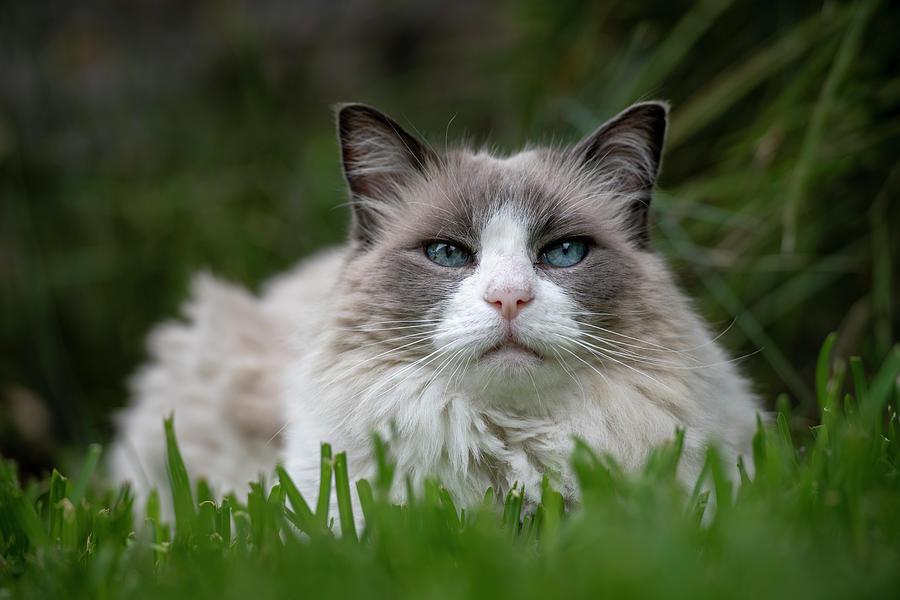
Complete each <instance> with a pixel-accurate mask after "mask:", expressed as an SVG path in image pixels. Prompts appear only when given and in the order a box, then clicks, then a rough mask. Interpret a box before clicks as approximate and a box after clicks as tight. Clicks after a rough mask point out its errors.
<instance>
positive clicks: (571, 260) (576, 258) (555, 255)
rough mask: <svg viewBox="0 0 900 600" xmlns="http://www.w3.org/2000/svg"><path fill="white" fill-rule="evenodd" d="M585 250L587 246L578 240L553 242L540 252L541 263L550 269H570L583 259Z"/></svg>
mask: <svg viewBox="0 0 900 600" xmlns="http://www.w3.org/2000/svg"><path fill="white" fill-rule="evenodd" d="M587 249H588V248H587V244H586V243H584V242H583V241H582V240H578V239H573V240H563V241H560V242H554V243H553V244H550V245H549V246H547V247H546V248H544V250H543V251H542V252H541V262H542V263H544V264H546V265H550V266H551V267H571V266H572V265H575V264H578V263H580V262H581V261H582V259H584V257H585V255H586V254H587Z"/></svg>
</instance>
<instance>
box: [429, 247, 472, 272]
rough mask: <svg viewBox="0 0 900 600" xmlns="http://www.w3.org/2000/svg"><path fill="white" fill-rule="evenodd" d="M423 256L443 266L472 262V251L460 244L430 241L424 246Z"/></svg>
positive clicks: (459, 265)
mask: <svg viewBox="0 0 900 600" xmlns="http://www.w3.org/2000/svg"><path fill="white" fill-rule="evenodd" d="M425 256H427V257H428V258H429V259H431V261H432V262H436V263H437V264H439V265H441V266H443V267H464V266H465V265H467V264H469V263H470V262H472V253H471V252H469V251H468V250H466V249H465V248H463V247H462V246H454V245H453V244H448V243H447V242H432V243H430V244H428V245H427V246H425Z"/></svg>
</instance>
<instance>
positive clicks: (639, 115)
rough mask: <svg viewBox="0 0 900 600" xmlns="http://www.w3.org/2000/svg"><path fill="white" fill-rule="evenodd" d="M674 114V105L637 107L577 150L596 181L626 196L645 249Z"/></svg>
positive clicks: (576, 155)
mask: <svg viewBox="0 0 900 600" xmlns="http://www.w3.org/2000/svg"><path fill="white" fill-rule="evenodd" d="M668 113H669V105H668V104H666V103H664V102H641V103H639V104H634V105H632V106H630V107H629V108H627V109H625V110H624V111H622V112H621V113H619V114H618V115H616V116H615V117H613V118H612V119H610V120H609V121H607V122H606V123H604V124H603V125H601V126H600V128H599V129H597V130H596V131H595V132H594V133H592V134H591V135H589V136H587V137H586V138H584V139H583V140H582V141H581V142H579V143H578V144H577V145H576V146H575V147H574V148H573V149H572V153H573V154H572V156H573V159H574V160H576V161H578V162H579V164H580V166H581V168H582V169H584V170H585V171H586V173H587V174H588V176H589V177H590V178H591V179H593V180H594V181H596V182H597V184H598V185H600V186H602V187H603V188H604V189H606V190H609V191H612V192H614V193H615V194H620V195H622V196H624V199H625V202H626V203H627V205H626V206H624V207H623V209H624V210H625V211H627V212H626V214H625V217H626V221H627V225H628V227H629V229H630V230H631V233H632V237H633V239H634V240H635V241H636V242H637V243H638V244H639V245H641V246H643V245H645V244H646V243H647V242H648V240H649V231H648V223H647V217H648V212H649V208H650V198H651V195H652V192H653V186H654V184H655V183H656V176H657V174H658V173H659V164H660V159H661V157H662V149H663V142H664V141H665V137H666V124H667V118H668Z"/></svg>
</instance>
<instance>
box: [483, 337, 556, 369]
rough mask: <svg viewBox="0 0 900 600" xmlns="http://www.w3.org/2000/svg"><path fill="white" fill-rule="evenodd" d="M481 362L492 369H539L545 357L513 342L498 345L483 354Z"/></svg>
mask: <svg viewBox="0 0 900 600" xmlns="http://www.w3.org/2000/svg"><path fill="white" fill-rule="evenodd" d="M481 360H482V362H484V364H486V365H489V366H491V367H506V368H512V369H516V368H523V367H525V368H527V367H532V368H533V367H538V366H540V365H541V363H542V362H543V361H544V359H543V357H542V356H541V355H540V354H538V353H537V352H535V351H534V350H532V349H531V348H529V347H527V346H523V345H521V344H517V343H515V342H512V341H505V342H502V343H500V344H497V345H496V346H494V347H493V348H491V349H490V350H488V351H487V352H485V353H484V354H482V355H481Z"/></svg>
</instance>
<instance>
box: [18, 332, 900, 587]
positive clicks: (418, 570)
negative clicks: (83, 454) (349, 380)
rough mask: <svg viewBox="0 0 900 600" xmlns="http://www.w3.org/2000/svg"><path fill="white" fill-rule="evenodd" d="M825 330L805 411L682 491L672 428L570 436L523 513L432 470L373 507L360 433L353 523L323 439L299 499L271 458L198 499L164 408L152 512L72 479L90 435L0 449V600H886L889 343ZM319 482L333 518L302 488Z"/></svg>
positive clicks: (340, 476) (894, 362)
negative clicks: (22, 451)
mask: <svg viewBox="0 0 900 600" xmlns="http://www.w3.org/2000/svg"><path fill="white" fill-rule="evenodd" d="M833 343H834V338H833V337H831V338H829V340H828V341H827V342H826V344H825V346H824V348H823V350H822V352H821V353H820V360H819V369H818V372H817V376H816V382H815V389H816V395H817V399H818V403H819V406H820V416H821V423H820V424H818V425H816V426H814V427H813V428H811V430H810V431H808V432H794V433H792V432H791V429H790V427H789V426H788V423H789V421H790V419H791V415H790V414H789V408H788V403H787V402H784V401H782V402H781V403H780V406H781V412H779V414H778V415H777V419H775V422H774V423H773V424H772V425H771V426H763V425H760V428H759V430H758V432H757V434H756V437H755V439H754V443H753V457H752V460H753V461H754V463H755V466H756V468H755V473H754V474H753V475H752V476H751V475H748V474H747V469H744V468H743V464H742V465H741V481H740V482H732V481H730V480H729V478H728V477H726V475H725V473H726V471H728V470H730V469H731V467H732V466H731V465H725V464H722V463H721V461H720V460H719V458H718V456H717V455H716V454H715V452H713V451H710V452H709V454H708V460H707V465H706V469H705V475H704V477H705V479H704V480H703V481H702V482H698V485H697V486H696V487H695V489H693V490H692V491H686V490H684V489H683V488H682V487H681V486H680V485H679V484H678V483H677V482H676V478H675V467H676V464H677V461H678V457H679V452H680V439H681V437H680V435H679V436H676V438H675V440H673V442H671V443H670V444H668V445H665V446H662V447H659V448H657V449H656V450H655V451H654V452H653V454H652V455H651V458H650V460H649V461H648V463H647V465H646V467H645V468H644V469H643V470H642V471H641V472H638V473H625V472H622V470H621V469H619V467H617V466H616V465H615V464H614V463H613V462H612V461H610V460H609V459H608V458H606V457H603V456H597V455H596V454H594V453H593V452H592V451H591V450H590V449H589V448H587V447H586V446H584V445H581V444H578V445H576V449H575V451H574V453H573V456H572V463H573V466H574V468H575V470H576V472H577V474H578V478H579V481H580V483H581V487H582V490H583V502H582V503H581V505H580V506H579V507H577V508H575V509H573V510H571V511H570V512H568V513H565V514H564V512H563V503H562V497H561V496H560V495H559V494H558V493H557V492H555V491H553V490H552V489H551V488H550V487H549V486H548V485H546V484H545V485H544V488H543V489H542V490H541V492H542V502H541V504H540V506H539V507H538V508H537V511H536V512H534V513H533V514H526V513H524V512H523V511H522V496H521V489H520V488H517V489H513V490H511V491H510V492H509V494H508V495H507V497H506V498H505V501H504V502H502V503H501V502H495V501H494V499H493V491H492V490H487V492H486V494H485V500H484V503H483V505H482V506H477V507H467V508H466V509H464V510H461V509H460V507H457V506H456V505H455V504H454V502H453V499H452V498H451V497H450V495H449V494H448V493H447V491H446V490H445V489H444V488H442V487H441V486H440V484H439V483H438V482H436V481H428V482H427V483H426V485H425V487H424V489H423V490H420V491H419V492H417V493H416V494H414V495H413V497H411V498H409V499H408V501H407V502H406V503H404V504H403V505H402V506H396V505H393V504H391V502H389V501H388V499H387V496H386V493H387V490H388V488H389V486H390V482H391V480H392V479H393V478H394V477H396V476H399V474H395V473H394V468H393V465H392V464H391V462H390V459H389V457H388V456H387V455H386V454H385V452H384V448H383V447H382V446H381V444H380V443H378V442H377V441H376V444H375V448H374V455H375V456H376V457H377V458H378V461H379V469H378V474H377V476H376V477H375V478H374V480H373V481H360V482H358V483H357V486H356V487H357V490H358V492H359V495H360V498H361V501H362V502H361V504H362V510H363V513H364V515H365V527H364V528H363V529H362V530H361V531H355V530H354V529H353V526H352V523H353V515H352V510H353V509H352V507H351V505H350V501H349V494H350V482H349V481H348V479H347V470H346V467H347V465H346V455H345V454H344V453H342V452H336V453H335V454H332V450H331V448H330V447H328V446H327V445H323V448H322V473H323V475H324V477H323V481H322V487H321V490H320V494H321V495H322V496H320V498H319V499H318V500H319V501H318V502H317V503H316V504H315V506H316V508H315V511H314V510H313V508H312V506H313V501H314V500H315V499H313V498H307V499H304V498H302V496H301V495H300V494H299V492H298V491H297V489H296V487H295V486H294V484H293V482H291V480H290V478H289V477H288V475H287V473H286V472H285V471H284V470H283V469H280V468H279V469H278V470H277V481H275V482H273V483H274V485H267V483H266V482H262V481H260V482H256V483H253V484H251V486H250V489H249V494H248V496H247V498H246V500H244V499H242V498H238V497H236V496H234V495H229V496H227V497H225V498H212V497H211V495H210V492H209V489H208V488H207V486H206V485H205V484H204V483H203V482H202V481H201V482H195V483H194V484H193V485H192V484H191V482H190V479H189V477H188V473H187V472H186V471H185V467H184V464H183V463H182V461H181V458H180V455H179V452H178V448H177V444H176V442H175V438H174V433H173V428H172V425H171V420H169V421H167V422H166V424H165V428H166V435H167V441H168V466H169V474H170V481H171V484H172V500H173V502H174V506H175V515H176V518H175V522H174V523H162V522H160V519H159V499H158V498H157V497H155V496H153V497H151V500H150V502H148V505H147V507H146V508H144V507H138V510H137V511H134V510H133V506H132V505H133V499H132V496H131V494H130V492H129V490H128V488H127V487H122V488H120V489H110V488H107V489H96V488H91V487H89V486H86V484H85V482H87V481H89V480H91V478H92V474H93V472H94V470H95V468H96V466H97V458H98V454H99V449H96V448H94V449H92V450H91V452H90V454H89V456H88V457H87V459H86V460H84V463H83V467H82V469H81V471H80V472H79V473H78V474H77V475H76V476H75V477H74V478H73V479H71V480H70V479H67V478H65V477H63V476H62V475H61V474H60V473H59V472H57V471H54V472H53V474H52V476H51V477H50V478H49V479H45V480H42V481H32V482H28V483H27V484H25V485H24V486H23V485H22V484H21V483H20V482H19V481H18V478H17V475H16V467H15V465H14V464H13V463H12V462H8V461H2V462H0V598H53V597H81V598H92V599H102V598H129V599H135V598H159V597H166V598H192V599H196V598H207V597H209V598H219V597H229V598H257V597H276V596H277V597H310V598H317V597H325V596H340V597H354V596H359V597H367V598H368V597H385V598H403V597H410V598H427V597H441V598H447V597H450V598H496V597H519V598H549V597H569V596H576V597H603V596H608V597H614V598H618V597H629V596H643V597H666V598H770V597H778V598H849V597H853V598H864V597H873V598H875V597H878V598H885V597H893V596H894V595H895V594H896V591H897V589H900V588H898V585H900V569H898V568H897V567H898V565H900V477H898V466H900V437H898V429H900V424H898V419H897V412H896V407H897V402H898V400H900V379H898V375H900V346H897V347H894V348H893V350H892V351H891V352H890V353H889V355H888V357H887V359H886V360H885V361H884V363H883V364H882V365H880V367H879V368H878V369H876V370H875V371H874V373H873V374H872V375H871V376H870V377H867V376H866V374H865V372H864V369H863V365H862V363H861V361H859V360H857V359H854V360H851V361H850V372H849V373H848V372H847V369H846V368H843V367H841V366H840V365H841V364H843V363H840V362H838V363H834V362H833V361H832V360H831V352H832V346H833ZM833 364H836V365H838V367H837V368H834V369H832V368H831V365H833ZM850 382H852V389H853V390H854V395H852V396H851V395H849V394H845V388H848V389H849V388H850V387H851V386H849V383H850ZM336 450H339V449H336ZM747 458H748V460H749V459H750V457H747ZM332 485H334V487H335V489H336V491H337V495H338V498H339V511H338V514H337V515H333V514H332V515H329V514H328V502H323V501H322V500H323V499H324V498H327V497H328V495H329V494H330V493H331V489H332ZM689 492H690V493H689ZM135 512H136V513H137V514H138V515H140V516H139V517H138V518H137V519H135V518H134V516H133V515H134V514H135ZM335 521H337V522H339V523H340V524H341V526H342V528H343V532H344V534H343V536H340V537H338V536H335V535H334V534H333V529H334V523H335Z"/></svg>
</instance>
